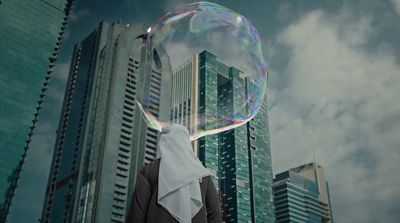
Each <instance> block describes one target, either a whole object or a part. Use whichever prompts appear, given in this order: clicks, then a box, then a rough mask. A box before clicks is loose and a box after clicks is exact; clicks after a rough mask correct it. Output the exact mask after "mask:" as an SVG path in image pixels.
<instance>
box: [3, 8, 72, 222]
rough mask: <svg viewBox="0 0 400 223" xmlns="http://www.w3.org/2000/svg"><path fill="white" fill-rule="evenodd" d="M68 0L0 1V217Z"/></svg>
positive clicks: (49, 68) (34, 115)
mask: <svg viewBox="0 0 400 223" xmlns="http://www.w3.org/2000/svg"><path fill="white" fill-rule="evenodd" d="M71 4H72V0H42V1H30V0H18V1H15V0H1V1H0V49H1V51H0V163H1V166H0V202H1V203H0V205H1V207H0V209H1V210H0V218H5V215H6V214H7V212H8V209H9V205H10V202H11V199H12V196H13V193H14V190H15V187H16V184H17V180H18V177H19V172H20V170H21V168H22V165H23V162H24V157H25V154H26V150H27V149H28V145H29V142H30V137H31V136H32V130H33V129H34V126H35V123H36V121H37V119H38V116H39V111H40V107H41V103H42V102H43V99H44V96H45V93H46V90H47V85H48V83H49V82H48V81H49V79H50V77H51V74H52V71H53V67H54V63H55V61H56V58H57V54H58V52H59V48H60V45H61V41H62V37H63V34H64V30H65V25H66V24H67V19H68V15H69V13H70V9H71Z"/></svg>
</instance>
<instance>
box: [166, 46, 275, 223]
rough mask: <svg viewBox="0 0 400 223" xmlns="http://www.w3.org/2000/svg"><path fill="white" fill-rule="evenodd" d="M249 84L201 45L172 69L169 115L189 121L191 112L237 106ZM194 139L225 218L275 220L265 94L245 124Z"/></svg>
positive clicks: (208, 114)
mask: <svg viewBox="0 0 400 223" xmlns="http://www.w3.org/2000/svg"><path fill="white" fill-rule="evenodd" d="M249 87H251V86H250V84H249V83H248V81H247V79H245V78H243V77H242V75H241V72H240V70H238V69H236V68H235V67H232V66H229V65H227V64H225V63H223V62H222V61H220V60H219V59H218V58H217V56H216V55H214V54H212V53H210V52H208V51H203V52H201V53H199V54H196V55H194V56H193V57H192V58H191V59H189V60H188V61H187V62H185V63H184V64H182V65H181V66H179V68H178V69H177V70H175V71H174V72H173V76H172V103H171V105H172V109H171V111H172V114H171V119H172V121H173V122H175V123H179V124H182V125H185V126H190V125H192V121H193V120H191V118H190V117H189V118H188V117H187V116H190V114H204V116H205V117H207V118H213V117H214V116H215V114H218V113H228V112H230V111H234V109H235V108H238V107H239V106H241V105H240V104H239V103H240V102H241V101H243V100H242V99H243V98H241V97H245V96H244V95H245V94H243V93H242V92H244V91H246V89H247V88H249ZM232 101H233V103H231V102H232ZM193 145H194V148H195V149H196V152H197V153H198V156H199V158H200V160H201V161H202V162H203V164H204V166H205V167H206V168H208V169H209V170H210V171H211V173H212V174H213V181H214V184H215V185H216V186H217V188H218V193H219V196H220V201H221V202H220V203H221V210H222V212H223V220H224V222H274V208H273V198H272V168H271V154H270V143H269V133H268V111H267V107H266V99H265V100H264V101H263V103H262V107H261V109H260V111H259V112H258V114H257V115H256V117H255V118H253V119H252V120H251V121H250V122H248V123H247V124H245V125H242V126H240V127H237V128H235V129H232V130H229V131H225V132H222V133H219V134H215V135H210V136H205V137H202V138H200V139H199V140H197V141H195V142H193Z"/></svg>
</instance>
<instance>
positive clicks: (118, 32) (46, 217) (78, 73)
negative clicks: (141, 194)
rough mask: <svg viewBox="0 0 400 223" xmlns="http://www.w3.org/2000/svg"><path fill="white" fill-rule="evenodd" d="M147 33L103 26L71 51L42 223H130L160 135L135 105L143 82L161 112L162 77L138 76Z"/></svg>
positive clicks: (154, 111)
mask: <svg viewBox="0 0 400 223" xmlns="http://www.w3.org/2000/svg"><path fill="white" fill-rule="evenodd" d="M142 32H143V29H142V28H137V27H128V26H126V25H122V24H119V23H112V24H109V23H106V22H101V23H100V24H99V25H98V27H97V28H96V29H95V30H94V31H93V32H92V33H91V34H90V35H89V36H87V37H86V38H85V39H84V40H82V41H81V42H79V43H77V44H76V46H75V49H74V52H73V56H72V61H71V67H70V73H69V78H68V83H67V89H66V92H65V98H64V104H63V108H62V114H61V118H60V123H59V128H58V131H57V140H56V144H55V148H54V155H53V161H52V165H51V170H50V176H49V180H48V185H47V190H46V197H45V203H44V206H43V211H42V218H41V221H42V222H86V223H89V222H90V223H91V222H96V223H102V222H107V223H109V222H116V223H118V222H120V223H123V222H124V221H125V216H126V213H127V208H128V207H129V203H130V200H131V195H132V193H133V189H134V183H135V179H136V172H137V171H138V170H139V169H140V168H141V167H142V166H143V165H144V164H145V163H148V162H150V161H151V160H153V159H154V158H155V156H156V149H157V141H158V132H157V130H153V129H150V128H147V127H146V124H145V123H144V121H143V117H141V114H140V110H139V109H136V108H137V107H136V106H137V105H136V102H135V99H136V98H137V97H143V95H144V94H147V93H146V92H141V91H138V86H139V85H140V87H141V89H144V88H142V86H143V83H144V82H145V80H143V77H144V76H146V77H148V79H147V80H146V81H147V82H146V83H148V86H147V88H146V89H147V90H145V91H151V93H149V94H151V95H152V101H151V103H150V105H151V108H150V112H151V113H152V114H153V115H154V116H158V113H159V103H160V101H159V94H160V92H159V91H160V84H161V81H160V75H161V74H160V72H159V71H157V70H156V69H153V70H152V72H151V75H140V74H139V72H141V71H140V70H141V69H139V66H141V58H142V48H141V47H142V43H143V39H142V38H141V37H140V35H141V34H142Z"/></svg>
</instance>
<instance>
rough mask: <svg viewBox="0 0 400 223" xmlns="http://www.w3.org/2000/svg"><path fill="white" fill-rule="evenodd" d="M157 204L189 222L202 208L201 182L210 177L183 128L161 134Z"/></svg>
mask: <svg viewBox="0 0 400 223" xmlns="http://www.w3.org/2000/svg"><path fill="white" fill-rule="evenodd" d="M159 149H160V155H161V160H160V169H159V175H158V204H160V205H161V206H162V207H164V208H165V209H166V210H167V211H168V212H169V213H170V214H171V215H172V216H173V217H174V218H175V219H176V220H177V221H178V222H180V223H190V222H192V218H193V217H194V216H195V215H196V214H197V212H199V210H200V209H201V208H202V206H203V203H202V199H201V190H200V183H199V181H201V179H202V178H203V177H205V176H209V175H211V173H210V171H209V170H207V169H206V168H205V167H204V166H203V164H202V163H201V162H200V160H199V159H198V158H197V156H196V155H195V154H194V153H193V150H192V145H191V143H190V136H189V132H188V130H187V128H186V127H184V126H182V125H178V124H173V125H171V126H170V127H169V128H168V129H164V130H163V132H162V133H161V137H160V142H159Z"/></svg>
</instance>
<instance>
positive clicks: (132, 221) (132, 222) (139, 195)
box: [126, 159, 222, 223]
mask: <svg viewBox="0 0 400 223" xmlns="http://www.w3.org/2000/svg"><path fill="white" fill-rule="evenodd" d="M159 167H160V159H156V160H154V161H153V162H151V163H149V164H147V165H146V166H144V167H143V168H142V170H141V171H140V173H139V174H138V176H137V180H136V186H135V191H134V193H133V197H132V201H131V207H130V208H129V211H128V216H127V219H126V223H153V222H157V223H158V222H159V223H177V222H178V221H177V220H176V219H175V218H174V217H172V215H171V214H169V212H168V211H167V210H165V209H164V208H163V207H162V206H161V205H159V204H158V202H157V200H158V199H157V195H158V171H159ZM200 188H201V196H202V201H203V207H202V208H201V209H200V211H199V212H198V213H197V214H196V215H195V216H194V217H193V218H192V223H206V222H210V223H220V222H222V218H221V212H220V207H219V202H218V195H217V192H216V190H215V187H214V184H213V182H212V180H211V177H210V176H207V177H203V179H202V181H201V182H200Z"/></svg>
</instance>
